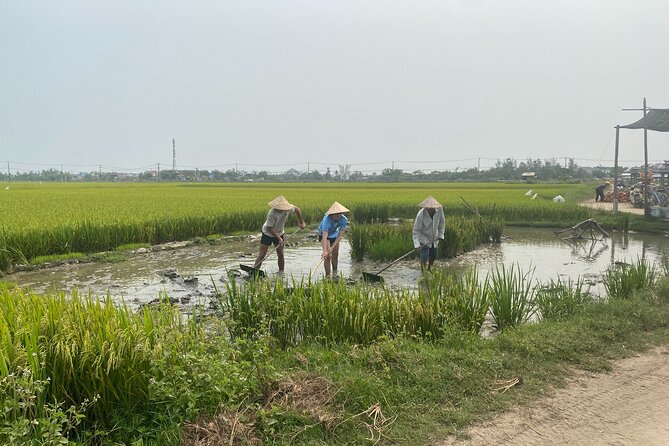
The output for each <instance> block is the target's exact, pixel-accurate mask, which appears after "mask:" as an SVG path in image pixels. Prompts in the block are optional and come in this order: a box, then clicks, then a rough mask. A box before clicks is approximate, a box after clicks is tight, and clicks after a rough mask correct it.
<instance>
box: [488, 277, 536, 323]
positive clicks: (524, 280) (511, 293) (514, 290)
mask: <svg viewBox="0 0 669 446" xmlns="http://www.w3.org/2000/svg"><path fill="white" fill-rule="evenodd" d="M533 271H534V270H533V269H531V270H530V271H528V272H526V273H523V272H522V271H521V270H520V265H517V264H513V265H511V266H510V267H509V268H508V269H507V268H505V267H504V266H502V267H499V266H497V267H496V268H495V271H493V272H492V273H490V275H489V276H488V278H487V280H489V281H490V285H489V291H490V292H489V296H490V309H491V311H492V316H493V318H494V319H495V323H496V324H497V327H498V328H499V329H500V330H504V329H506V328H507V327H515V326H517V325H520V324H522V323H524V322H527V321H528V320H529V319H530V318H531V317H532V316H533V315H534V314H535V312H536V304H535V299H534V295H535V287H534V286H533V285H532V274H533Z"/></svg>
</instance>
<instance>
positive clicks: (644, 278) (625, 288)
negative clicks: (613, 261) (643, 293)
mask: <svg viewBox="0 0 669 446" xmlns="http://www.w3.org/2000/svg"><path fill="white" fill-rule="evenodd" d="M656 280H657V270H656V268H655V266H653V265H649V264H648V262H646V261H644V260H641V259H637V261H636V262H635V263H633V264H631V265H628V264H621V265H614V266H612V267H610V268H608V269H607V270H606V275H605V277H604V288H605V289H606V293H607V294H608V296H609V299H629V298H630V297H631V296H633V295H634V293H635V292H637V291H639V290H643V289H649V288H651V287H653V285H654V284H655V281H656Z"/></svg>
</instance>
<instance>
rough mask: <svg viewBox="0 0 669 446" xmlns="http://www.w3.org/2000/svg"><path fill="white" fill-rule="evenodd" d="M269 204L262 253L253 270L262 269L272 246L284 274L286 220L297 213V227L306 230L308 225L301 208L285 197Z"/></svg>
mask: <svg viewBox="0 0 669 446" xmlns="http://www.w3.org/2000/svg"><path fill="white" fill-rule="evenodd" d="M267 204H268V205H269V207H270V208H271V209H270V210H269V212H267V218H266V219H265V223H264V224H263V225H262V237H261V238H260V251H259V252H258V257H256V262H255V264H254V265H253V268H255V269H256V270H259V269H260V266H261V265H262V262H263V261H264V260H265V257H267V249H268V248H269V246H270V245H274V246H276V255H277V257H278V263H279V273H283V269H284V266H285V259H284V257H283V247H284V242H283V237H284V230H283V228H284V226H285V224H286V220H287V219H288V216H289V215H290V214H292V213H295V215H296V216H297V225H298V226H299V227H300V229H304V227H305V226H306V225H305V223H304V218H303V217H302V211H300V208H298V207H297V206H295V205H293V204H290V203H289V202H288V200H286V199H285V198H284V196H283V195H279V196H278V197H276V198H275V199H274V200H272V201H270V202H269V203H267Z"/></svg>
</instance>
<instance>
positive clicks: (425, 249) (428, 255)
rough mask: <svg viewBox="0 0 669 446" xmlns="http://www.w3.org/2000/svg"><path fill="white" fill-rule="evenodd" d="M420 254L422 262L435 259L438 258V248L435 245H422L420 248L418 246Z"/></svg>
mask: <svg viewBox="0 0 669 446" xmlns="http://www.w3.org/2000/svg"><path fill="white" fill-rule="evenodd" d="M418 256H419V257H420V261H421V262H427V261H428V260H434V259H436V258H437V248H435V247H434V246H427V245H420V248H418Z"/></svg>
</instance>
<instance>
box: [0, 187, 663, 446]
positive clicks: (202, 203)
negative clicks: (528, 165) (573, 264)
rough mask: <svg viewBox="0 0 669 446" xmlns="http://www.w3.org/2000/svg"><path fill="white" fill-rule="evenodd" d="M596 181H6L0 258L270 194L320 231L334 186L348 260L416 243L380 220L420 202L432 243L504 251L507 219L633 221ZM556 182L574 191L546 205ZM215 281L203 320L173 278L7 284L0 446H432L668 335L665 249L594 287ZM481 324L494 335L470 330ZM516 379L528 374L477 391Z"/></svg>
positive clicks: (212, 219)
mask: <svg viewBox="0 0 669 446" xmlns="http://www.w3.org/2000/svg"><path fill="white" fill-rule="evenodd" d="M530 187H531V188H532V189H533V192H532V193H531V194H529V195H527V192H528V189H529V188H530ZM590 191H591V187H590V186H588V185H531V186H528V185H525V184H497V183H480V184H479V183H473V184H448V183H434V184H427V183H425V184H423V183H421V184H373V185H372V184H350V183H346V184H262V185H260V184H243V185H242V184H173V183H172V184H32V183H30V184H27V183H26V184H16V183H12V184H11V187H10V188H9V189H4V188H3V190H2V193H0V214H1V215H2V221H1V223H0V230H1V233H0V266H1V267H2V268H3V269H8V268H9V267H10V266H11V265H12V264H15V263H22V262H26V261H29V260H30V259H33V258H36V257H38V256H43V255H48V254H66V253H74V252H96V251H100V250H106V249H112V248H115V247H118V246H121V245H126V244H130V243H151V244H155V243H161V242H164V241H173V240H185V239H190V238H193V237H198V236H206V235H211V234H233V233H238V232H250V231H252V232H255V233H257V232H258V231H259V228H260V225H261V224H262V222H263V220H264V218H265V215H266V212H267V209H268V207H267V202H268V201H270V200H271V199H273V198H274V197H275V196H277V195H284V196H286V198H287V199H288V200H289V201H291V202H293V203H295V204H296V205H298V206H300V208H301V209H302V211H303V214H304V216H305V219H306V221H307V223H308V224H310V225H312V226H313V225H315V224H316V223H317V222H318V221H319V220H320V219H321V216H322V215H323V213H324V211H325V210H326V209H327V208H328V207H329V206H330V204H332V202H333V201H335V200H336V201H339V202H340V203H342V204H344V205H345V206H347V207H348V208H349V209H351V211H352V212H351V219H350V220H351V222H352V226H353V228H352V230H351V231H350V232H349V233H348V234H347V238H348V239H349V243H350V244H351V253H352V257H354V258H358V257H366V258H375V257H378V258H380V259H383V258H386V257H388V256H390V257H395V256H397V252H396V251H393V250H397V249H399V252H403V251H405V250H406V249H410V248H408V247H407V246H403V245H402V243H409V242H408V238H407V234H409V233H410V229H411V228H410V224H408V223H407V222H399V223H398V224H396V225H392V226H391V225H385V224H380V223H382V222H386V221H387V220H388V219H389V218H393V217H398V218H400V219H403V218H412V217H414V216H415V213H416V212H417V210H418V203H419V202H420V201H421V200H422V199H423V198H425V197H426V196H427V195H432V196H434V197H435V198H437V200H439V201H440V202H441V203H442V204H443V205H444V207H445V211H446V215H447V225H448V226H449V227H450V229H451V230H452V232H451V233H447V235H446V243H444V245H445V246H446V245H448V246H451V247H457V248H456V249H455V251H453V252H451V251H448V252H443V253H442V255H443V256H444V257H450V256H456V255H458V254H459V253H460V252H464V251H467V250H469V249H474V248H475V247H476V246H477V245H478V244H480V243H485V242H493V243H499V242H500V239H501V231H502V229H503V227H504V225H505V224H513V225H526V226H572V225H574V224H576V223H578V222H580V221H582V220H584V219H587V218H593V217H597V219H598V221H600V222H601V223H602V224H603V225H604V226H605V227H618V228H622V229H626V228H627V227H628V226H632V224H633V223H634V222H635V221H637V220H634V219H631V218H630V217H628V216H616V217H612V216H610V215H607V214H604V213H599V214H596V212H598V211H596V210H593V209H590V208H584V207H580V206H578V205H577V204H576V203H577V202H578V201H579V200H580V199H581V198H582V197H584V196H589V195H590ZM534 194H537V195H536V196H535V195H534ZM558 194H559V195H562V196H563V197H565V199H566V200H567V201H566V202H565V203H556V202H553V201H552V198H553V197H554V196H555V195H558ZM532 197H535V198H532ZM638 221H645V220H642V217H639V220H638ZM630 222H632V223H630ZM372 241H373V243H372ZM384 243H385V244H384ZM386 245H388V246H386ZM398 245H399V248H398ZM229 279H230V280H228V281H226V282H225V285H224V286H222V287H221V289H217V290H216V292H215V299H216V305H215V306H214V307H213V309H214V312H213V313H211V314H205V313H204V312H203V311H198V310H193V313H192V314H188V315H184V314H182V313H180V312H179V310H178V309H177V308H176V307H175V306H173V305H172V304H171V303H170V300H169V299H168V297H169V296H167V295H166V293H165V292H163V293H162V294H161V297H162V298H163V299H159V300H158V301H157V302H156V304H155V305H146V306H142V307H140V308H139V309H137V310H136V311H135V310H133V309H131V308H130V307H128V306H126V305H125V304H124V303H121V304H119V303H118V302H115V301H114V300H113V299H112V298H111V297H110V296H109V295H108V296H107V297H106V298H99V297H93V296H91V295H86V294H85V293H84V292H81V293H80V292H78V291H77V290H72V291H71V292H46V293H45V294H37V293H35V292H33V291H32V290H30V289H23V288H21V287H19V286H15V285H12V284H10V283H3V282H0V410H1V411H2V413H3V414H4V418H3V419H2V420H0V443H2V444H12V445H26V446H27V445H34V444H62V445H118V444H133V445H175V446H176V445H204V444H231V445H232V444H234V445H242V444H251V445H260V444H266V445H285V444H295V445H312V444H321V445H329V444H332V445H344V444H346V445H348V444H361V445H363V444H365V445H366V444H398V445H399V444H402V445H407V446H408V445H426V444H434V442H433V441H432V440H433V439H434V438H437V437H434V435H435V434H437V435H445V434H449V433H450V434H458V433H460V432H462V429H463V428H464V427H466V426H467V425H468V424H471V423H473V422H475V421H476V420H481V419H485V418H486V417H489V416H491V415H492V414H494V413H495V412H497V411H501V410H504V409H505V408H508V407H510V406H511V405H513V404H521V403H522V402H523V401H531V400H533V399H536V398H539V397H541V396H542V395H544V394H545V389H546V388H549V387H551V386H554V385H561V384H564V382H565V379H566V377H567V376H568V373H569V370H573V368H574V367H577V368H582V369H586V370H602V369H606V367H607V364H608V361H609V360H610V359H611V358H614V357H620V356H624V355H627V354H631V352H632V351H634V350H642V349H643V348H644V347H645V345H647V344H652V343H666V342H667V329H668V328H669V326H668V322H667V321H669V305H668V304H667V302H669V258H667V257H666V256H665V257H664V258H663V259H662V262H661V263H660V264H658V265H650V264H647V263H646V262H645V261H644V260H638V261H637V262H636V263H634V264H629V265H615V267H612V268H611V269H610V270H609V271H607V274H606V276H605V278H604V286H605V288H606V291H607V293H608V296H609V298H608V299H607V300H604V299H599V298H596V297H595V296H592V295H590V293H589V292H588V291H587V290H586V289H585V287H584V285H583V282H582V281H580V280H578V281H576V282H571V281H570V280H564V281H563V280H562V279H560V278H558V279H557V280H552V281H550V282H549V283H538V282H535V281H534V280H533V279H532V278H531V272H530V271H523V270H521V268H520V266H518V265H512V266H509V267H504V266H501V267H498V268H496V269H495V270H494V271H493V272H491V273H490V274H489V275H487V276H486V278H485V280H483V281H482V280H479V276H478V273H477V271H476V270H475V269H470V270H468V271H467V272H466V273H465V274H464V275H461V276H456V275H452V274H451V273H450V272H444V271H439V270H436V271H435V270H432V271H431V272H425V273H422V276H421V278H420V280H419V284H418V285H419V286H417V287H416V288H415V289H413V290H410V289H406V288H402V287H396V288H393V287H385V286H377V285H375V284H371V283H366V282H365V281H361V282H359V283H354V284H350V283H347V282H345V281H342V280H339V281H335V280H327V279H326V280H322V281H315V282H314V281H312V280H311V279H310V277H309V276H307V278H302V279H301V280H298V279H293V280H292V281H289V282H284V281H283V280H282V279H281V278H276V279H275V280H274V281H269V280H259V281H248V282H242V281H240V282H238V281H237V280H235V278H234V277H233V276H230V278H229ZM214 286H216V285H215V284H214ZM491 323H492V324H493V325H494V326H495V327H496V328H497V335H496V336H495V337H493V338H492V339H483V336H482V335H481V331H482V327H483V326H484V324H491ZM513 377H522V378H523V384H522V386H521V385H518V386H516V385H515V384H514V385H511V386H509V389H507V390H509V391H508V392H506V391H504V392H491V391H490V389H491V388H493V387H495V386H499V382H500V381H499V380H500V378H505V379H506V378H513ZM504 382H508V381H504ZM515 382H516V384H518V383H520V380H518V379H517V380H516V381H515ZM512 387H513V388H512Z"/></svg>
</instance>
